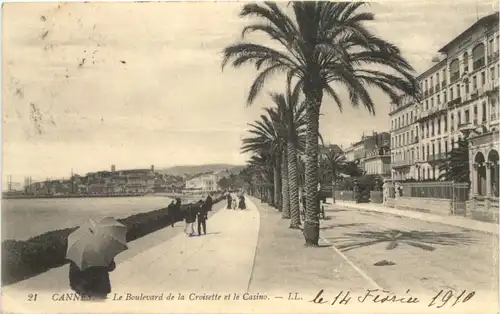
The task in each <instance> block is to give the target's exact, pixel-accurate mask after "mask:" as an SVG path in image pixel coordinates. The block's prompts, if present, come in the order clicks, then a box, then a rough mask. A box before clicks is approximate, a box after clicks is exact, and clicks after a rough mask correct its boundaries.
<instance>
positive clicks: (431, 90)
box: [429, 87, 434, 95]
mask: <svg viewBox="0 0 500 314" xmlns="http://www.w3.org/2000/svg"><path fill="white" fill-rule="evenodd" d="M429 94H430V95H432V94H434V87H431V88H429Z"/></svg>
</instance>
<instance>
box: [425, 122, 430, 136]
mask: <svg viewBox="0 0 500 314" xmlns="http://www.w3.org/2000/svg"><path fill="white" fill-rule="evenodd" d="M425 137H429V121H427V122H426V123H425Z"/></svg>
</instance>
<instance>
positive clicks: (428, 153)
mask: <svg viewBox="0 0 500 314" xmlns="http://www.w3.org/2000/svg"><path fill="white" fill-rule="evenodd" d="M430 153H431V150H430V149H429V144H427V159H429V155H430Z"/></svg>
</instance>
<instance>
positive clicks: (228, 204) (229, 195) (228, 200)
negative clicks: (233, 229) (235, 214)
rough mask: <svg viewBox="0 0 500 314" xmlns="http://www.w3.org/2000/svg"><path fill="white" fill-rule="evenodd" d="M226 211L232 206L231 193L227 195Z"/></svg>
mask: <svg viewBox="0 0 500 314" xmlns="http://www.w3.org/2000/svg"><path fill="white" fill-rule="evenodd" d="M226 199H227V209H231V205H232V204H233V197H232V196H231V193H227V197H226Z"/></svg>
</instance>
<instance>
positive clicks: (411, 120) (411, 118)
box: [410, 111, 413, 122]
mask: <svg viewBox="0 0 500 314" xmlns="http://www.w3.org/2000/svg"><path fill="white" fill-rule="evenodd" d="M410 122H413V111H410Z"/></svg>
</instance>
